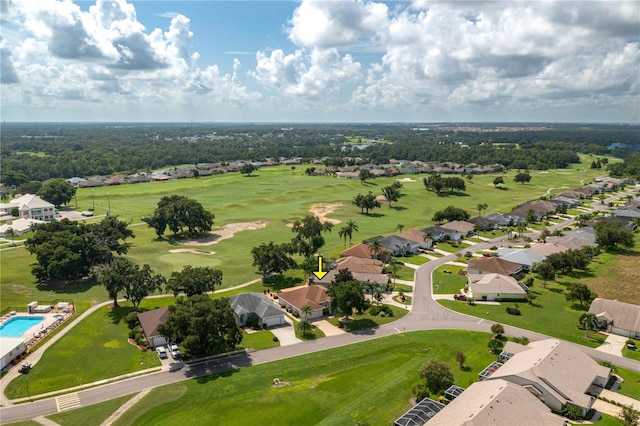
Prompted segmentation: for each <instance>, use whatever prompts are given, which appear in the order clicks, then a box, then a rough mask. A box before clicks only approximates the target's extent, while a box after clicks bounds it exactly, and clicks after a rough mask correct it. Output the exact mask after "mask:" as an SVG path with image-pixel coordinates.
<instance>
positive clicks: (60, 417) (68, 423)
mask: <svg viewBox="0 0 640 426" xmlns="http://www.w3.org/2000/svg"><path fill="white" fill-rule="evenodd" d="M133 396H134V395H127V396H122V397H120V398H115V399H112V400H109V401H105V402H102V403H100V404H95V405H89V406H88V407H82V408H78V409H77V410H73V411H67V412H62V413H58V414H52V415H50V416H47V418H48V419H49V420H52V421H54V422H56V423H58V424H59V425H63V426H87V425H89V424H95V425H99V424H101V423H102V422H103V421H105V420H106V419H108V418H109V416H110V415H111V414H113V413H114V412H115V411H116V410H117V409H118V408H120V407H121V406H122V405H124V404H125V403H126V402H127V401H129V400H130V399H131V398H133Z"/></svg>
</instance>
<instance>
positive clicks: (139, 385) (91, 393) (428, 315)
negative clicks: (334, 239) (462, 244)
mask: <svg viewBox="0 0 640 426" xmlns="http://www.w3.org/2000/svg"><path fill="white" fill-rule="evenodd" d="M607 202H608V201H607ZM570 222H571V221H570V220H569V221H565V222H563V223H561V224H558V225H556V226H555V227H554V228H562V227H564V226H567V225H568V224H569V223H570ZM505 238H506V236H503V237H499V238H496V239H493V240H492V241H491V242H484V243H479V244H476V245H475V246H474V247H473V249H474V251H478V250H482V249H486V248H489V247H491V246H493V245H499V244H500V243H501V242H502V241H504V239H505ZM454 260H457V258H456V256H455V255H453V254H452V255H449V256H446V257H442V258H439V259H437V260H433V261H430V262H427V263H425V264H424V265H422V266H420V268H418V269H417V270H416V272H415V284H414V290H413V306H412V311H411V312H410V313H409V314H407V315H406V316H404V317H403V318H401V319H399V320H398V321H394V322H393V323H390V324H385V325H383V326H380V327H378V328H375V329H367V330H360V331H356V332H353V333H343V334H340V335H336V336H330V337H325V338H322V339H318V340H314V341H307V342H303V343H299V344H296V345H290V346H281V347H277V348H271V349H266V350H262V351H258V352H253V353H249V354H241V355H237V356H234V357H230V358H226V359H221V360H216V361H210V362H207V363H204V364H200V365H193V366H185V367H183V368H182V369H179V370H175V371H162V372H157V373H151V374H147V375H143V376H137V377H133V378H129V379H125V380H121V381H117V382H113V383H109V384H105V385H102V386H98V387H93V388H90V389H87V390H81V391H79V392H78V398H79V400H80V404H81V405H82V406H87V405H91V404H96V403H99V402H102V401H106V400H109V399H113V398H117V397H120V396H124V395H129V394H131V393H135V392H139V391H142V390H144V389H149V388H153V387H157V386H162V385H166V384H169V383H175V382H179V381H183V380H189V379H194V378H200V377H204V376H207V375H210V374H213V373H220V372H224V371H232V370H235V369H238V368H242V367H249V366H252V365H258V364H263V363H267V362H272V361H276V360H281V359H286V358H290V357H294V356H299V355H304V354H308V353H312V352H317V351H322V350H326V349H331V348H336V347H340V346H345V345H350V344H354V343H358V342H362V341H366V340H370V339H375V338H379V337H384V336H389V335H392V334H397V333H403V332H410V331H417V330H436V329H459V330H472V331H484V332H491V325H492V323H491V322H490V321H487V320H483V319H480V318H476V317H472V316H468V315H464V314H459V313H457V312H453V311H450V310H448V309H446V308H444V307H442V306H441V305H439V304H438V303H437V302H436V301H434V300H433V298H432V294H431V274H432V272H433V270H434V269H435V268H437V267H438V266H440V265H442V264H444V263H446V262H448V261H454ZM505 332H506V334H509V335H513V336H524V337H527V338H529V339H530V340H532V341H533V340H540V339H546V338H551V337H550V336H546V335H543V334H539V333H534V332H531V331H528V330H524V329H520V328H516V327H511V326H505ZM574 345H575V347H576V348H578V349H580V350H582V351H583V352H585V353H586V354H587V355H589V356H590V357H592V358H594V359H598V360H603V361H609V362H612V363H614V364H616V365H618V366H620V367H623V368H627V369H630V370H635V371H640V362H638V361H634V360H632V359H629V358H622V357H619V356H615V355H610V354H607V353H603V352H600V351H596V350H594V349H591V348H587V347H584V346H581V345H577V344H574ZM42 349H43V350H44V349H45V348H42ZM8 379H9V377H8V376H6V377H5V378H4V380H8ZM2 389H4V386H2ZM56 412H58V409H57V405H56V400H55V398H47V399H43V400H39V401H35V402H28V403H24V404H20V405H13V406H5V407H3V408H0V422H1V423H10V422H15V421H19V420H26V419H31V418H34V417H37V416H46V415H49V414H53V413H56Z"/></svg>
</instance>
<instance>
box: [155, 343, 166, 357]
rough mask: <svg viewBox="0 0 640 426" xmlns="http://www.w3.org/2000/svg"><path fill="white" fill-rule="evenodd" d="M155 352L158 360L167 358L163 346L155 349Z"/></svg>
mask: <svg viewBox="0 0 640 426" xmlns="http://www.w3.org/2000/svg"><path fill="white" fill-rule="evenodd" d="M156 352H157V353H158V357H159V358H160V359H166V358H167V350H166V349H165V348H164V346H158V347H157V348H156Z"/></svg>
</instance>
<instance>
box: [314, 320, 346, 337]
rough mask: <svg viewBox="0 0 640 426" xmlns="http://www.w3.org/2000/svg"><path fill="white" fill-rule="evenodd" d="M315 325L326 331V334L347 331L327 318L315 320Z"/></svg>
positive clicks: (333, 334)
mask: <svg viewBox="0 0 640 426" xmlns="http://www.w3.org/2000/svg"><path fill="white" fill-rule="evenodd" d="M313 325H315V326H316V327H318V328H319V329H320V330H321V331H322V332H323V333H324V335H325V336H335V335H337V334H343V333H346V331H344V330H343V329H341V328H338V327H336V326H335V325H333V324H331V323H330V322H329V321H327V320H319V321H314V322H313Z"/></svg>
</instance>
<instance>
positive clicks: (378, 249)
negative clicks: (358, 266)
mask: <svg viewBox="0 0 640 426" xmlns="http://www.w3.org/2000/svg"><path fill="white" fill-rule="evenodd" d="M383 251H384V247H382V244H380V240H373V241H371V242H370V243H369V252H371V254H373V255H374V256H375V257H376V259H377V258H378V255H379V254H380V253H382V252H383Z"/></svg>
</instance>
